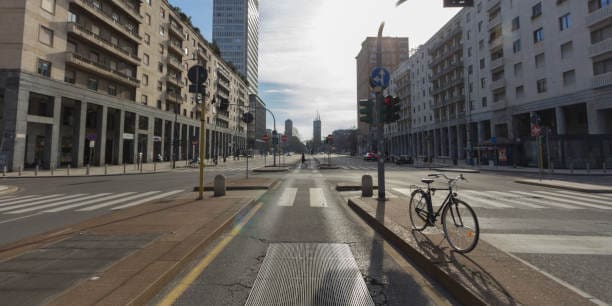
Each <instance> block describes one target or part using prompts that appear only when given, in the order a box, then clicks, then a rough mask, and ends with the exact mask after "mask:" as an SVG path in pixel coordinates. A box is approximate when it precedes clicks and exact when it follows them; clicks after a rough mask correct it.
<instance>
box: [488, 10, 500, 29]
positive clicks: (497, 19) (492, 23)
mask: <svg viewBox="0 0 612 306" xmlns="http://www.w3.org/2000/svg"><path fill="white" fill-rule="evenodd" d="M500 24H501V13H500V14H497V16H495V18H493V19H491V20H489V31H490V30H491V29H493V28H495V27H496V26H498V25H500Z"/></svg>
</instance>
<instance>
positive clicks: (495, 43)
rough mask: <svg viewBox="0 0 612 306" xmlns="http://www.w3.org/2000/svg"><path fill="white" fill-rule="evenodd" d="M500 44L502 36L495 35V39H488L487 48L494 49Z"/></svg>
mask: <svg viewBox="0 0 612 306" xmlns="http://www.w3.org/2000/svg"><path fill="white" fill-rule="evenodd" d="M501 46H502V38H501V36H500V37H496V38H495V39H492V40H489V48H491V49H495V48H497V47H501Z"/></svg>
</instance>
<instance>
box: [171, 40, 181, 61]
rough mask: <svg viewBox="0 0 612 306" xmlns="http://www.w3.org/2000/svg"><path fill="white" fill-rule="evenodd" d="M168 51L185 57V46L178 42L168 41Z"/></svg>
mask: <svg viewBox="0 0 612 306" xmlns="http://www.w3.org/2000/svg"><path fill="white" fill-rule="evenodd" d="M168 50H169V51H174V53H176V54H177V55H180V56H181V57H182V56H183V45H182V44H181V43H180V42H178V41H172V40H169V41H168Z"/></svg>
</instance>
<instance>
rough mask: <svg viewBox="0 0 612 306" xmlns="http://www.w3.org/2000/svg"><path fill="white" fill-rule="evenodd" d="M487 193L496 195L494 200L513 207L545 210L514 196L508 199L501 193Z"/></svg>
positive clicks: (540, 206)
mask: <svg viewBox="0 0 612 306" xmlns="http://www.w3.org/2000/svg"><path fill="white" fill-rule="evenodd" d="M487 192H488V193H490V194H493V195H497V197H496V198H495V199H496V200H498V201H502V202H507V203H510V204H513V205H514V206H516V205H518V207H519V208H520V207H522V206H527V207H529V208H536V209H541V208H545V207H544V206H542V205H537V204H532V203H528V202H526V201H523V199H519V198H517V197H516V196H513V197H508V195H507V194H506V193H504V192H501V191H487Z"/></svg>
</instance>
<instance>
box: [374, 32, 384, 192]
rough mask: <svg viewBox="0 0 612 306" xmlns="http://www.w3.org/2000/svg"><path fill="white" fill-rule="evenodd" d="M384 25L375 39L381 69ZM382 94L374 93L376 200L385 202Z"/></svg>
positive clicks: (380, 92)
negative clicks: (376, 169)
mask: <svg viewBox="0 0 612 306" xmlns="http://www.w3.org/2000/svg"><path fill="white" fill-rule="evenodd" d="M384 27H385V23H384V22H383V23H381V24H380V27H379V28H378V39H376V66H377V67H379V68H380V67H382V32H383V28H384ZM382 104H383V93H382V88H381V89H380V90H378V91H377V92H376V117H375V119H374V120H375V122H376V138H378V148H377V149H378V200H385V157H384V156H382V154H381V150H382V148H384V147H385V140H384V134H383V132H384V131H383V128H384V121H383V112H382Z"/></svg>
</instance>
